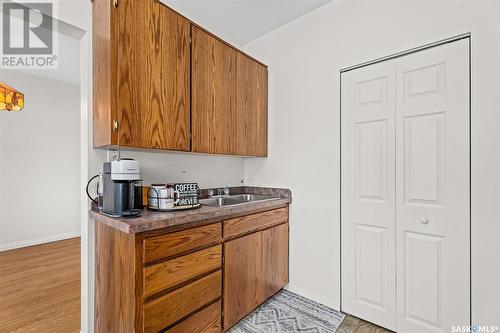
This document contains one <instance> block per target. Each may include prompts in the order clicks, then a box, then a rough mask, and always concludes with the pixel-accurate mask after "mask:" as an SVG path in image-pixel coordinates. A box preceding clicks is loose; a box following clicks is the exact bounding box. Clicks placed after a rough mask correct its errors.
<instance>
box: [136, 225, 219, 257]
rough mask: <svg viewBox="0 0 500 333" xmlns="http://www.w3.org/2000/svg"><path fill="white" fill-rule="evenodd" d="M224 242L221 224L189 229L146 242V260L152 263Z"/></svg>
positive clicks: (149, 239)
mask: <svg viewBox="0 0 500 333" xmlns="http://www.w3.org/2000/svg"><path fill="white" fill-rule="evenodd" d="M221 240H222V226H221V224H220V223H214V224H209V225H206V226H203V227H198V228H193V229H187V230H183V231H179V232H174V233H171V234H166V235H163V236H158V237H153V238H147V239H145V240H144V252H145V253H144V260H145V262H146V263H150V262H153V261H156V260H160V259H163V258H168V257H172V256H175V255H178V254H181V253H183V252H188V251H191V250H195V249H197V248H201V247H205V246H209V245H215V244H218V243H220V242H221Z"/></svg>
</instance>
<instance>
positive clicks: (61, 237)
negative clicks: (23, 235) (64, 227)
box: [0, 230, 80, 252]
mask: <svg viewBox="0 0 500 333" xmlns="http://www.w3.org/2000/svg"><path fill="white" fill-rule="evenodd" d="M75 237H80V230H78V231H73V232H67V233H64V234H59V235H55V236H50V237H42V238H36V239H28V240H24V241H20V242H12V243H7V244H1V245H0V252H2V251H8V250H14V249H20V248H23V247H28V246H33V245H39V244H45V243H51V242H56V241H60V240H64V239H68V238H75Z"/></svg>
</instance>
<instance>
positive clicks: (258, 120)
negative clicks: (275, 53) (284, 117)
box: [191, 25, 267, 156]
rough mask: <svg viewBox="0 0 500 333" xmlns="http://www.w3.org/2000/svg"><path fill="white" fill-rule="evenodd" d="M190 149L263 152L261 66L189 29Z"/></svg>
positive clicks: (264, 126) (247, 153)
mask: <svg viewBox="0 0 500 333" xmlns="http://www.w3.org/2000/svg"><path fill="white" fill-rule="evenodd" d="M191 61H192V135H193V139H192V151H193V152H197V153H211V154H227V155H240V156H267V68H266V67H265V66H264V65H262V64H260V63H258V62H257V61H255V60H253V59H252V58H250V57H248V56H247V55H245V54H243V53H241V52H239V51H236V50H235V49H234V48H232V47H231V46H229V45H227V44H226V43H224V42H222V41H220V40H219V39H218V38H216V37H214V36H212V35H211V34H210V33H207V32H205V31H204V30H202V29H200V28H198V27H196V26H194V25H193V27H192V60H191Z"/></svg>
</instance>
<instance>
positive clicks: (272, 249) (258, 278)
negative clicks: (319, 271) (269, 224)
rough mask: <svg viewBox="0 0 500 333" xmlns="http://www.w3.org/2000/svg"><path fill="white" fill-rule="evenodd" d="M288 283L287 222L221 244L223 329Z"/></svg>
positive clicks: (229, 326) (230, 325)
mask: <svg viewBox="0 0 500 333" xmlns="http://www.w3.org/2000/svg"><path fill="white" fill-rule="evenodd" d="M286 283H288V223H285V224H281V225H278V226H276V227H273V228H270V229H266V230H263V231H259V232H256V233H253V234H250V235H247V236H243V237H241V238H237V239H233V240H231V241H228V242H226V243H225V244H224V300H223V301H224V329H229V328H231V327H232V326H233V325H234V324H236V323H237V322H238V321H240V320H241V319H243V318H244V317H245V316H246V315H248V314H249V313H250V312H252V311H253V310H255V309H256V308H257V307H258V306H259V305H261V304H262V303H264V302H265V301H266V300H267V299H269V298H270V297H271V296H273V295H274V294H275V293H277V292H278V291H279V290H281V288H283V286H284V285H285V284H286Z"/></svg>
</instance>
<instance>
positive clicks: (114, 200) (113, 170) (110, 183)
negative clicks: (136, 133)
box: [101, 158, 143, 217]
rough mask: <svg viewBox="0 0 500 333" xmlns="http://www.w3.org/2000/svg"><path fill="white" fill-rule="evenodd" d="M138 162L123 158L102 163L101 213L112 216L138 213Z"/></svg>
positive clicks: (140, 197)
mask: <svg viewBox="0 0 500 333" xmlns="http://www.w3.org/2000/svg"><path fill="white" fill-rule="evenodd" d="M140 178H141V171H140V168H139V162H138V161H135V160H133V159H129V158H123V159H119V160H116V161H112V162H105V163H104V164H103V179H102V181H103V195H102V211H101V212H102V213H103V214H106V215H109V216H112V217H127V216H136V215H139V214H140V213H141V211H142V208H143V204H142V180H141V179H140Z"/></svg>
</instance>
